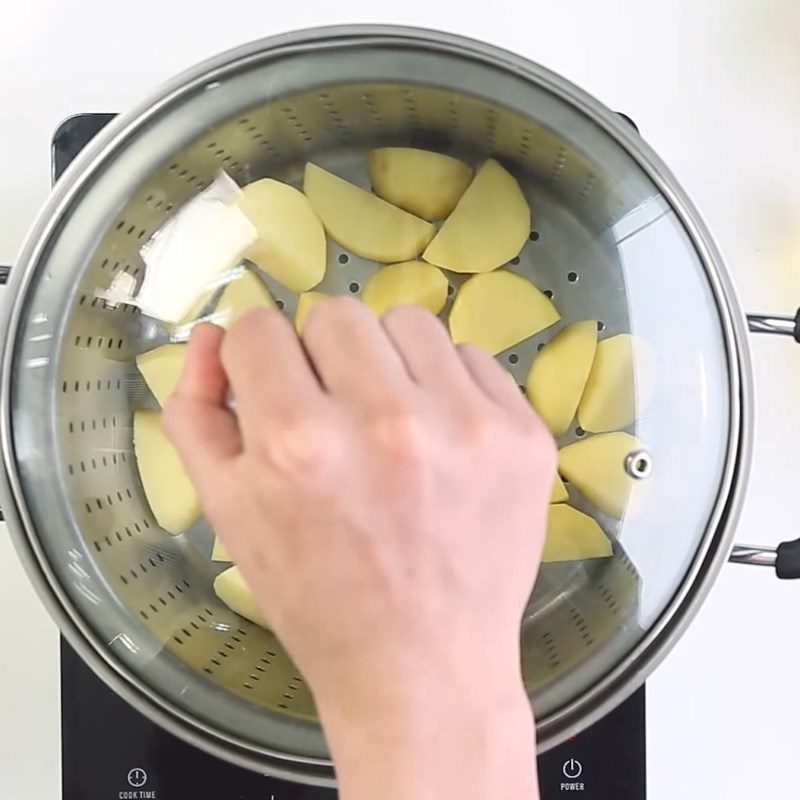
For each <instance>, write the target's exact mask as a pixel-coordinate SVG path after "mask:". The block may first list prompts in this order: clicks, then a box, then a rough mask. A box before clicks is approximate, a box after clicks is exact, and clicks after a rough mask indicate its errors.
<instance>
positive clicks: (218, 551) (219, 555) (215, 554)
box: [211, 536, 233, 563]
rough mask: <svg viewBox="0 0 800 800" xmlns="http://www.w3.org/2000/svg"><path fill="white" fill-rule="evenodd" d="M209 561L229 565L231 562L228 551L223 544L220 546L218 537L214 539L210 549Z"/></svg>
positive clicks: (220, 541)
mask: <svg viewBox="0 0 800 800" xmlns="http://www.w3.org/2000/svg"><path fill="white" fill-rule="evenodd" d="M211 560H212V561H227V562H229V563H230V562H231V561H233V559H232V558H231V557H230V554H229V553H228V549H227V548H226V547H225V545H224V544H222V540H221V539H220V538H219V536H215V537H214V546H213V547H212V548H211Z"/></svg>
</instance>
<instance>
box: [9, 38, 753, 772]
mask: <svg viewBox="0 0 800 800" xmlns="http://www.w3.org/2000/svg"><path fill="white" fill-rule="evenodd" d="M306 36H307V37H310V40H313V41H314V42H315V47H314V48H311V49H308V48H306V47H305V46H303V45H304V43H307V41H308V40H307V39H304V38H303V37H302V36H298V37H296V38H294V39H293V38H292V37H289V38H287V39H281V40H278V42H277V43H276V42H273V43H270V44H269V46H267V45H263V44H262V45H254V46H251V47H250V48H249V49H247V50H245V51H241V52H237V53H234V54H232V55H229V56H227V57H225V58H223V59H220V60H219V61H217V62H215V63H214V64H212V65H211V66H207V67H204V68H202V69H199V70H198V71H196V72H195V73H193V74H192V75H190V76H188V77H186V78H185V79H184V81H183V82H182V83H177V84H175V85H173V86H172V87H171V88H170V89H169V90H168V91H167V92H165V93H164V94H163V95H162V96H161V98H160V100H158V101H157V102H156V103H154V104H153V105H148V106H144V107H143V108H142V109H140V112H141V113H139V114H138V115H137V114H133V115H129V116H128V117H126V118H123V119H121V120H119V121H117V122H116V123H114V124H113V125H112V127H111V128H110V129H109V130H108V131H107V132H105V133H104V134H101V136H103V137H105V138H104V139H103V143H102V144H101V145H98V146H97V147H96V148H95V149H94V150H93V151H92V152H91V153H89V154H88V155H86V156H85V157H84V160H83V161H82V167H80V168H79V169H77V170H76V171H74V172H72V173H70V174H69V175H68V177H67V178H66V179H65V181H64V182H62V184H60V185H59V187H57V191H56V194H55V195H54V198H53V200H52V201H51V205H50V207H49V208H48V209H47V210H46V212H45V215H46V216H45V217H43V219H47V218H55V217H54V216H53V215H57V221H58V225H54V226H46V225H42V226H41V227H40V228H39V229H38V233H39V237H38V239H37V238H36V237H34V243H33V244H32V245H31V246H30V249H29V250H28V251H27V253H26V254H25V255H24V257H23V263H22V264H21V265H20V266H21V267H22V268H24V271H25V275H26V280H25V281H23V280H22V279H20V280H19V281H18V282H17V284H16V286H17V292H16V299H15V302H14V305H13V309H12V323H13V325H12V328H10V330H11V331H12V333H13V336H12V337H11V341H10V343H9V344H8V345H7V358H6V385H5V394H6V395H7V411H8V412H9V413H8V415H7V418H6V421H5V425H6V434H5V435H6V443H7V448H6V453H7V455H6V458H7V465H6V466H7V469H8V471H9V473H10V476H11V477H10V479H9V480H10V482H11V488H12V492H13V497H14V500H15V503H14V504H13V505H14V506H16V509H17V511H16V512H13V508H12V516H13V515H14V513H16V515H18V516H19V519H20V521H21V522H22V523H23V524H24V526H25V529H26V531H27V538H26V539H25V542H24V544H23V545H22V548H23V550H25V551H28V560H29V562H30V563H32V564H35V565H36V566H35V571H37V572H38V573H39V574H40V577H41V581H42V583H46V584H47V586H48V587H49V590H48V591H50V592H51V594H52V595H53V597H54V598H56V599H55V600H54V601H53V604H52V605H54V606H57V608H58V612H57V613H58V614H59V615H60V618H61V623H62V625H64V626H65V627H66V628H67V629H68V631H69V632H71V638H72V639H73V640H76V639H79V640H81V641H82V642H83V646H82V652H83V654H84V656H85V657H87V658H89V659H90V661H92V662H93V664H94V666H95V668H97V669H99V670H100V671H101V672H103V673H104V675H105V677H106V678H107V679H108V680H111V681H112V682H113V683H115V685H116V686H117V688H118V689H120V691H123V692H124V693H126V696H128V697H129V699H132V700H133V701H134V702H136V703H137V704H138V705H139V706H140V707H142V708H145V709H146V710H147V711H149V712H150V713H151V714H153V715H155V716H157V717H158V718H159V719H160V721H162V723H164V724H167V725H169V726H171V727H172V728H173V729H176V730H178V732H180V733H182V734H183V735H188V736H193V737H195V740H196V741H197V742H198V743H199V744H202V745H204V746H207V747H209V748H211V749H215V748H216V751H217V752H222V753H223V754H224V755H227V756H228V757H236V758H239V759H240V760H242V759H243V760H248V759H250V761H249V762H248V763H251V765H252V763H253V760H255V762H256V763H259V764H262V765H263V763H264V760H265V759H267V760H269V759H272V760H273V761H274V762H276V763H278V762H282V761H284V762H289V761H293V762H296V763H298V762H302V763H304V764H305V765H306V767H303V769H306V768H308V769H312V767H311V766H309V765H314V764H316V765H324V764H325V763H326V760H327V751H326V748H325V745H324V741H323V739H322V736H321V733H320V731H319V729H318V728H317V726H316V722H315V714H314V708H313V702H312V698H311V694H310V692H309V690H308V687H306V686H305V684H304V682H303V680H302V676H300V675H299V674H298V673H297V672H296V670H295V669H294V667H293V666H292V663H291V660H290V659H289V658H288V656H287V655H286V654H285V652H284V651H283V649H282V648H281V645H280V643H279V642H278V641H277V639H276V638H275V636H274V635H273V634H272V633H271V632H270V631H269V630H268V629H267V628H265V627H264V625H263V620H260V619H259V618H258V617H257V615H256V614H254V613H253V609H252V605H248V604H247V598H246V587H242V586H241V585H238V584H237V583H236V581H237V577H236V573H235V570H234V571H232V570H233V567H232V565H231V564H230V563H229V562H228V561H227V556H226V554H225V553H224V552H221V551H220V549H219V547H218V543H215V540H214V535H213V531H211V530H210V528H209V526H208V525H207V523H206V522H205V521H204V520H203V519H202V518H201V517H200V516H199V508H198V506H197V502H196V498H193V496H192V492H191V489H190V487H188V488H187V486H186V484H185V482H182V481H183V479H182V478H181V476H180V469H181V468H180V464H179V461H177V460H176V459H175V458H174V457H173V455H171V454H170V453H169V451H168V450H167V449H165V444H164V442H163V436H162V435H161V433H160V428H159V423H158V414H159V410H160V405H161V401H163V398H164V396H165V393H166V394H168V391H169V388H170V385H171V384H170V381H173V382H174V375H175V373H176V370H177V369H178V368H179V365H180V363H181V359H182V357H183V349H182V348H184V347H185V345H184V344H183V342H184V340H185V334H186V332H187V331H188V330H189V329H190V328H191V325H192V322H193V321H194V320H196V319H198V318H204V317H208V316H209V315H211V316H212V318H213V319H215V320H216V321H217V322H219V323H220V324H224V325H229V324H231V323H232V321H233V319H234V318H235V317H236V316H237V315H239V314H240V313H241V312H242V310H243V309H244V308H247V307H250V306H253V305H259V304H260V305H276V306H278V307H280V308H281V309H282V310H283V313H285V314H286V315H287V316H288V317H289V318H291V319H292V320H293V321H295V320H298V317H299V318H300V319H299V320H298V325H301V323H302V317H303V316H304V314H305V313H306V312H307V310H308V308H309V307H310V306H311V305H313V303H314V302H315V301H316V300H317V299H318V295H315V294H313V293H321V294H325V295H334V294H350V295H353V296H355V297H358V298H360V299H361V300H362V301H364V302H365V303H367V304H368V305H370V307H372V308H373V309H374V310H375V311H376V313H383V312H384V311H385V310H386V309H387V308H389V307H391V306H392V305H396V304H398V303H409V302H410V303H418V304H421V305H424V306H426V307H428V308H430V309H431V310H432V311H433V312H434V313H437V314H439V316H440V317H441V318H442V320H443V321H444V323H445V324H446V325H447V326H448V328H449V330H450V332H451V335H452V337H453V339H454V341H456V342H464V341H472V342H476V343H477V344H479V345H481V346H482V347H485V348H486V349H488V350H490V351H491V352H492V353H493V354H494V355H495V356H496V358H497V359H498V360H499V362H500V363H501V364H502V365H503V366H504V367H505V368H506V369H507V370H508V371H509V372H510V373H511V374H513V376H514V378H515V379H516V381H517V383H518V384H519V386H520V390H521V391H523V392H525V394H526V396H527V397H528V398H529V400H530V401H531V403H532V404H533V406H534V407H535V408H536V409H537V411H538V412H539V413H540V414H541V415H542V417H543V418H544V419H545V421H546V423H547V424H548V426H549V427H550V429H551V430H552V432H553V434H554V436H555V437H556V439H557V443H558V447H559V479H558V480H557V481H556V483H555V485H554V487H553V496H552V498H551V499H552V504H551V506H550V518H549V524H548V537H547V542H546V545H545V553H544V561H545V563H544V564H543V566H542V568H541V572H540V576H539V580H538V582H537V585H536V587H535V590H534V592H533V594H532V596H531V600H530V602H529V604H528V608H527V610H526V614H525V618H524V620H523V625H522V650H523V671H524V674H525V680H526V683H527V685H528V687H529V689H530V691H531V695H532V697H533V702H534V705H535V707H536V710H537V713H538V719H539V722H540V724H541V725H542V730H543V731H544V732H545V734H546V736H545V744H546V745H547V744H552V743H553V742H554V741H556V740H558V739H560V738H564V736H566V735H568V734H571V733H574V732H575V730H576V729H577V728H578V727H580V726H581V725H582V722H581V720H583V719H587V718H588V717H589V716H590V715H591V713H592V711H591V708H590V706H591V704H592V703H594V702H595V700H593V699H592V698H593V696H594V693H598V692H599V690H598V687H600V686H601V685H603V684H604V682H605V681H607V680H609V679H610V678H609V676H611V675H612V673H614V672H615V670H618V669H619V668H620V665H622V664H623V663H624V662H625V661H626V659H629V658H631V655H632V654H638V655H636V658H639V659H641V662H640V663H639V666H640V667H641V669H639V670H638V675H639V678H637V679H639V680H640V679H642V677H641V676H643V674H644V672H646V668H644V667H643V666H642V665H643V663H644V662H645V661H646V660H647V659H648V658H649V655H648V654H649V653H650V654H651V652H652V649H653V648H656V647H657V646H660V645H658V644H657V643H656V642H655V641H654V636H655V632H656V631H657V629H658V628H659V626H661V625H663V623H664V620H665V618H666V617H668V616H669V615H671V614H673V613H675V610H676V607H675V602H676V598H679V597H681V596H682V595H684V594H685V593H686V592H687V591H689V590H691V589H692V587H693V586H695V583H696V578H697V573H698V570H699V566H700V564H701V562H702V561H703V559H704V558H705V556H706V555H707V552H708V551H709V550H710V549H713V548H714V547H718V546H719V542H718V540H717V539H716V538H715V537H716V536H717V526H718V518H719V514H720V512H721V509H722V506H723V505H724V503H725V502H726V498H727V492H728V489H729V481H730V477H731V474H730V470H731V464H732V460H735V453H736V448H737V446H738V444H737V439H738V435H739V431H738V406H737V404H738V390H737V388H736V387H737V381H738V367H737V361H736V356H735V355H734V354H733V345H732V341H733V333H732V332H731V323H730V309H729V307H728V299H727V298H726V297H725V294H724V290H723V289H721V288H720V286H719V282H718V275H717V274H716V272H715V271H714V267H713V266H712V265H710V264H709V263H707V261H706V259H705V257H704V256H702V255H701V253H700V251H699V249H698V244H697V241H698V240H697V239H696V236H697V234H696V233H695V231H696V228H695V227H694V223H692V228H691V230H690V229H689V227H688V226H689V223H688V222H687V212H686V211H685V208H684V206H683V203H682V201H680V200H676V199H675V193H674V192H673V189H672V188H667V187H669V186H670V181H671V179H670V178H669V176H668V175H667V174H666V173H664V172H661V173H659V170H660V169H661V168H660V166H659V165H658V162H657V160H656V159H655V157H654V156H652V154H651V153H650V151H649V150H648V149H647V147H646V146H645V145H644V144H643V143H641V142H640V141H638V139H637V136H636V134H635V132H634V131H633V130H632V129H630V128H629V127H628V126H627V124H626V123H624V122H622V121H620V120H618V119H617V118H616V117H615V115H612V114H611V113H610V112H608V111H607V110H605V109H602V108H601V107H600V106H599V105H598V104H596V103H595V102H594V101H592V100H591V99H589V98H587V97H586V96H585V95H583V94H581V93H580V92H579V91H578V90H576V89H574V87H571V86H569V85H568V84H566V83H565V82H563V81H560V80H559V79H558V78H556V77H554V76H552V75H550V74H549V73H546V72H545V71H544V70H540V69H538V68H536V67H534V66H532V65H530V64H528V63H527V62H524V61H522V60H520V59H516V58H515V57H513V56H510V55H509V54H507V53H502V52H500V51H494V50H491V49H489V48H485V47H483V46H482V45H478V44H475V43H467V42H464V41H462V40H459V39H456V38H450V37H439V36H436V37H434V36H433V35H429V34H412V33H410V32H407V31H404V32H401V33H398V32H393V33H391V34H388V33H387V32H386V31H383V32H382V33H376V32H373V33H371V34H367V33H362V34H358V35H357V34H352V35H345V34H343V33H341V32H333V33H329V34H325V33H317V34H306ZM365 75H368V76H369V78H365V77H364V76H365ZM220 170H223V171H224V172H225V173H226V174H227V176H229V178H230V179H232V181H233V182H234V183H235V186H233V188H232V189H231V191H232V194H230V195H227V196H226V198H225V200H224V203H223V204H227V205H226V209H227V210H222V211H221V212H220V213H221V214H222V217H224V216H225V214H228V213H229V212H230V213H234V214H236V215H242V216H239V217H237V219H238V222H239V223H241V221H242V219H244V220H245V223H246V224H244V225H243V227H240V228H239V229H238V230H239V233H240V234H242V236H243V238H242V240H241V241H239V240H237V244H236V246H235V247H234V248H233V250H235V252H233V251H231V252H230V253H228V255H227V256H226V258H227V259H228V263H226V264H223V265H222V266H224V269H217V270H216V272H215V271H214V270H213V269H212V270H211V272H210V273H209V276H207V277H206V278H204V279H203V282H202V286H200V287H197V286H195V287H194V288H193V289H192V294H193V297H192V298H190V299H191V300H192V301H193V302H191V303H189V302H188V301H187V302H184V301H186V298H185V297H184V298H183V299H182V300H181V302H183V305H182V306H181V307H180V309H179V312H180V313H178V312H177V311H176V313H175V315H174V318H172V319H169V320H168V322H169V323H170V324H167V322H165V319H166V317H168V316H169V314H167V313H166V312H165V313H164V314H163V315H162V319H161V320H160V321H159V320H156V319H154V318H151V317H148V316H146V315H144V314H143V313H142V312H141V310H140V309H139V308H137V307H136V303H137V302H138V301H136V300H135V299H132V295H135V294H136V292H137V291H139V290H141V286H142V280H143V277H144V276H145V275H147V274H148V270H150V271H151V274H152V270H154V269H155V267H154V266H153V263H154V262H153V261H152V260H150V261H148V251H147V250H145V251H144V254H143V252H142V248H143V245H146V243H148V242H149V241H150V240H151V239H152V237H153V235H154V234H156V233H157V232H158V231H162V234H160V236H159V238H161V240H162V244H163V241H164V239H163V236H164V233H163V231H165V230H166V229H164V225H165V223H166V222H167V221H168V220H172V221H173V222H172V225H173V227H174V225H175V224H177V223H176V222H175V221H176V220H178V219H180V218H181V216H182V210H185V209H187V208H188V206H189V201H191V200H192V199H193V198H197V197H198V196H200V195H202V193H203V192H204V191H207V190H208V187H209V186H210V185H211V184H212V182H213V181H214V180H215V178H218V176H219V173H220ZM237 185H238V187H239V188H238V189H237V188H236V186H237ZM420 187H422V188H420ZM239 190H241V191H239ZM194 202H195V204H196V203H197V201H196V200H195V201H194ZM216 202H221V201H219V199H217V201H216ZM231 210H233V211H231ZM219 211H220V209H219V208H217V209H216V211H214V212H213V213H212V214H211V217H207V218H206V219H215V220H217V219H222V217H219V218H217V217H214V216H213V214H214V213H217V212H219ZM47 215H50V217H47ZM219 224H220V225H225V224H227V223H226V222H224V221H223V222H219ZM248 226H249V227H248ZM242 232H243V233H242ZM237 235H238V234H237ZM233 238H234V239H236V236H234V237H233ZM215 241H217V244H219V242H218V240H215ZM229 244H230V243H229ZM215 246H216V245H215ZM237 248H238V249H237ZM167 249H168V248H167ZM223 249H224V248H223ZM215 252H216V251H215ZM151 255H152V251H151ZM198 258H201V256H198ZM220 258H222V257H221V256H220ZM222 260H223V261H224V260H225V259H224V258H222ZM194 263H199V262H194ZM231 266H232V267H233V268H232V269H230V267H231ZM198 269H199V267H198ZM119 276H127V277H125V278H123V279H122V281H121V282H120V280H119ZM723 280H724V279H723ZM126 282H127V290H128V291H129V292H130V293H131V297H129V298H128V302H116V303H115V302H109V299H108V298H109V295H108V292H109V291H118V290H120V283H123V284H125V283H126ZM122 288H123V289H125V286H123V287H122ZM200 289H202V291H199V290H200ZM162 291H167V289H162ZM178 293H179V294H180V291H179V292H178ZM159 297H160V299H161V300H163V298H164V295H163V294H161V295H159ZM179 305H180V303H179ZM143 307H144V308H145V310H147V307H146V306H143ZM174 323H177V324H174ZM9 376H10V384H9ZM9 385H10V392H9ZM9 453H13V458H10V457H9ZM498 513H502V509H498ZM220 576H222V577H220ZM651 640H653V641H651ZM490 679H491V676H487V680H490ZM633 682H635V681H633ZM631 688H633V687H632V686H631ZM592 708H593V706H592ZM219 748H224V750H223V751H220V749H219ZM234 750H235V752H236V755H234V756H232V755H231V753H232V752H233V751H234Z"/></svg>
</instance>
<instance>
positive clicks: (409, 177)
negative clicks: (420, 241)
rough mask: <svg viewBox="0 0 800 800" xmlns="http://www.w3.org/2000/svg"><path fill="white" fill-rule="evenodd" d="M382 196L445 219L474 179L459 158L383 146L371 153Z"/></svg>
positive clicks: (374, 182)
mask: <svg viewBox="0 0 800 800" xmlns="http://www.w3.org/2000/svg"><path fill="white" fill-rule="evenodd" d="M367 166H368V168H369V179H370V182H371V183H372V190H373V191H374V192H375V194H377V195H378V197H382V198H383V199H384V200H386V201H387V202H389V203H392V204H393V205H396V206H399V207H400V208H402V209H404V210H405V211H408V212H410V213H411V214H416V216H418V217H422V218H423V219H444V218H445V217H446V216H448V215H449V214H450V212H451V211H452V210H453V209H454V208H455V207H456V203H458V201H459V199H460V197H461V195H462V194H464V190H465V189H466V188H467V186H469V182H470V181H471V180H472V169H471V168H470V167H468V166H467V165H466V164H464V163H462V162H461V161H459V160H458V159H457V158H451V157H450V156H445V155H442V154H441V153H434V152H431V151H430V150H417V149H416V148H414V147H381V148H379V149H378V150H373V151H372V152H370V154H369V155H368V156H367Z"/></svg>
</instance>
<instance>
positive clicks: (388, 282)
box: [361, 261, 447, 317]
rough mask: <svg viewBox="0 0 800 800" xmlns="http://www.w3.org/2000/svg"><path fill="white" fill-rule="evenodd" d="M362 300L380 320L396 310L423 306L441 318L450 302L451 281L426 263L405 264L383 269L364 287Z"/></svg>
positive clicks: (411, 262)
mask: <svg viewBox="0 0 800 800" xmlns="http://www.w3.org/2000/svg"><path fill="white" fill-rule="evenodd" d="M361 299H362V300H363V301H364V303H365V304H366V305H368V306H369V307H370V308H371V309H372V310H373V311H374V312H375V313H376V314H377V315H378V316H379V317H380V316H382V315H383V314H385V313H386V312H387V311H389V309H391V308H395V307H396V306H422V308H427V309H428V311H430V312H431V313H432V314H438V313H439V312H440V311H441V310H442V308H443V307H444V304H445V302H446V301H447V278H446V277H445V276H444V273H443V272H442V271H441V270H440V269H439V268H438V267H434V266H432V265H431V264H427V263H425V262H424V261H404V262H403V263H402V264H392V265H391V266H389V267H384V268H383V269H379V270H378V271H377V272H376V273H375V274H374V275H373V276H372V277H371V278H370V279H369V280H368V281H367V282H366V284H365V285H364V291H363V292H362V293H361Z"/></svg>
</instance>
